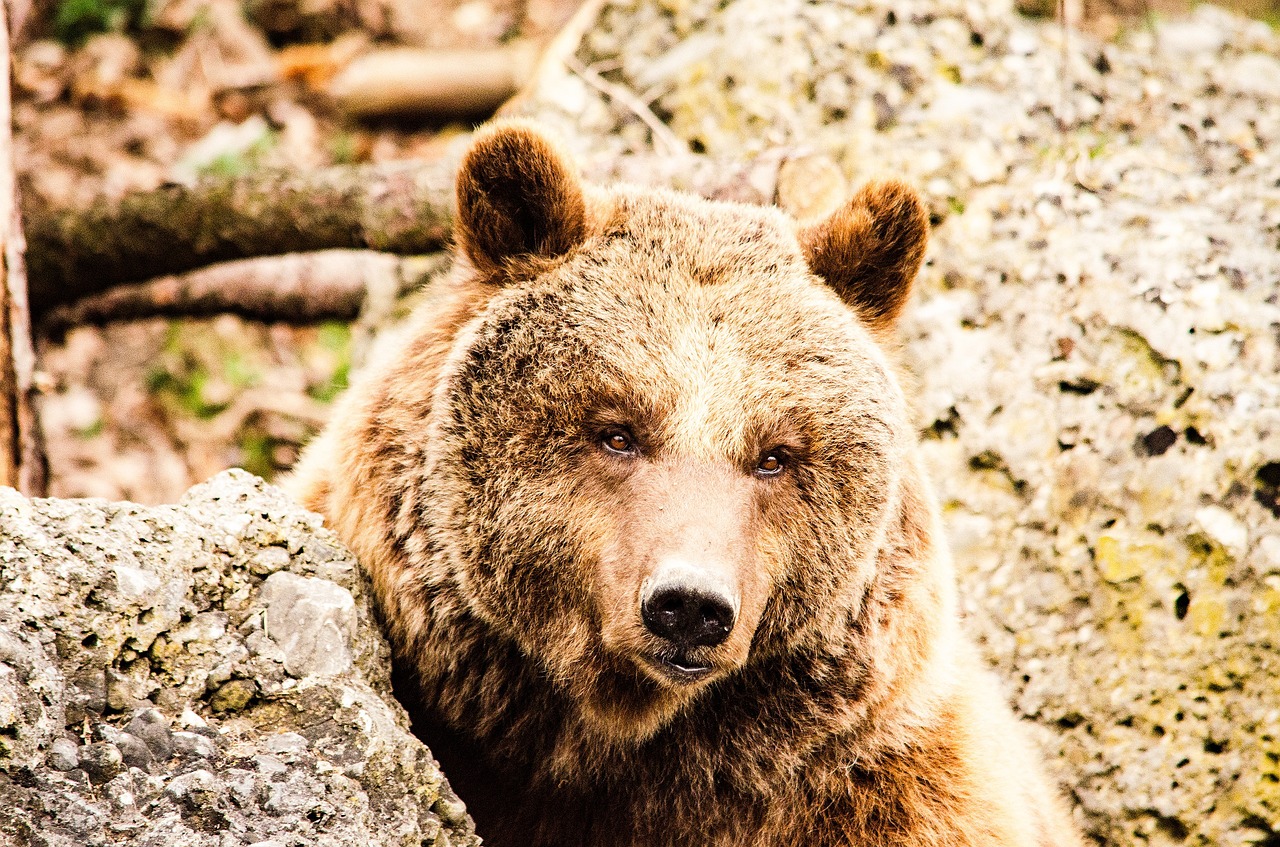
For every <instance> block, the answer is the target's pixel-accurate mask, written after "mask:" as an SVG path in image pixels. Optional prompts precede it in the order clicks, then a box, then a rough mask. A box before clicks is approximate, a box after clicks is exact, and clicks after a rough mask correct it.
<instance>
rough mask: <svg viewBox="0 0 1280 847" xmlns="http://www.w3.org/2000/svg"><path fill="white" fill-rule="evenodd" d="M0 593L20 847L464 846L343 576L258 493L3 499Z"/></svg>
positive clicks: (300, 520)
mask: <svg viewBox="0 0 1280 847" xmlns="http://www.w3.org/2000/svg"><path fill="white" fill-rule="evenodd" d="M268 550H271V551H277V552H269V553H268V552H266V551H268ZM264 562H266V563H269V566H267V567H264V566H263V563H264ZM264 577H265V579H264ZM268 582H270V583H271V587H270V588H269V589H268V586H267V583H268ZM0 585H3V586H5V588H4V591H3V592H0V832H2V833H5V835H9V834H11V833H17V834H18V838H19V841H18V843H27V841H24V840H22V839H24V838H27V839H28V840H30V843H33V844H34V843H39V844H50V845H55V844H56V845H63V844H66V845H72V844H75V845H80V844H86V845H94V844H107V843H110V844H118V845H136V847H143V845H154V844H162V843H173V844H181V845H184V847H187V846H188V845H189V846H190V847H205V846H206V845H207V847H222V845H223V844H226V843H230V842H227V841H226V840H225V837H224V834H225V833H240V834H243V835H244V836H245V837H243V838H240V840H237V841H236V843H254V842H258V843H263V842H267V843H269V842H273V841H274V842H276V843H278V844H281V845H285V844H300V843H306V844H315V845H319V847H348V846H349V845H359V847H365V845H368V844H388V845H392V844H394V845H401V844H404V845H409V844H412V845H415V846H416V845H435V847H444V846H445V845H453V847H463V846H464V845H476V844H478V840H477V839H476V838H475V835H474V829H473V827H472V824H471V822H470V819H469V818H468V817H467V816H466V813H465V809H464V808H463V807H462V806H461V804H460V803H459V801H458V800H457V798H456V796H455V795H454V794H453V792H452V790H451V789H450V788H449V785H448V783H447V782H446V781H445V780H444V777H443V776H442V775H441V774H440V772H439V770H438V768H437V766H436V764H435V761H434V759H433V758H432V756H431V753H430V751H429V750H427V748H426V747H424V746H423V745H422V744H421V742H419V741H418V740H417V739H415V738H414V737H413V736H412V735H411V734H410V733H409V731H408V721H407V717H406V715H405V713H404V711H403V710H402V709H401V708H400V706H399V705H398V704H397V703H395V701H394V699H393V698H392V696H391V686H390V668H389V656H390V652H389V649H388V647H387V645H386V642H385V641H384V640H383V638H382V636H381V634H380V630H379V629H378V627H377V624H376V623H375V621H374V618H373V614H372V607H371V605H370V594H369V590H368V587H367V586H366V584H365V582H364V578H363V576H362V574H361V572H360V570H359V568H358V567H357V566H356V565H355V563H354V562H353V561H352V560H351V558H350V555H349V554H348V553H347V552H346V551H345V550H344V549H343V548H342V547H341V545H340V544H339V543H338V542H337V541H336V540H335V539H334V537H333V536H332V535H330V534H329V533H328V532H326V531H325V530H323V529H321V527H320V519H319V518H318V517H317V516H315V515H312V514H309V513H307V512H304V511H302V510H301V509H299V508H297V507H296V506H294V505H293V504H292V503H291V502H290V501H289V500H288V499H287V498H286V497H285V496H284V495H283V494H282V493H281V492H279V491H278V490H276V489H273V488H270V487H269V486H267V485H266V484H265V483H263V482H262V481H261V480H257V479H255V478H253V477H250V476H249V475H248V474H245V473H243V472H241V471H231V472H228V473H225V474H222V475H220V476H218V477H216V478H214V479H213V480H211V481H210V482H209V483H206V484H205V485H202V486H197V487H196V488H194V489H192V490H191V491H190V492H189V493H188V494H187V495H186V497H185V498H184V500H183V502H182V503H181V504H179V505H177V506H166V507H155V508H144V507H141V506H136V505H133V504H129V503H106V502H103V501H94V500H87V501H59V500H27V499H24V498H22V497H21V496H19V495H17V494H16V493H15V492H13V491H11V490H9V489H0ZM264 621H265V624H264ZM276 638H279V639H280V640H279V641H277V640H276ZM254 639H261V640H262V641H263V644H264V645H265V644H267V643H269V644H270V645H271V649H266V650H255V649H253V648H252V647H251V646H250V644H251V642H253V641H254ZM334 657H336V659H335V658H334ZM86 730H87V731H88V732H89V733H90V735H91V738H92V740H91V741H90V743H87V744H79V745H78V744H77V743H76V742H75V741H74V740H73V738H74V737H79V736H80V735H81V733H84V732H86ZM31 839H34V840H31ZM0 840H3V839H0ZM5 843H8V842H5Z"/></svg>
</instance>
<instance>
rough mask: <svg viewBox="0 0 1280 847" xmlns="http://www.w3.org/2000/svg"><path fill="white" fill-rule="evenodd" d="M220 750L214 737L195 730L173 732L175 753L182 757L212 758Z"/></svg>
mask: <svg viewBox="0 0 1280 847" xmlns="http://www.w3.org/2000/svg"><path fill="white" fill-rule="evenodd" d="M217 752H218V748H217V747H216V746H215V745H214V743H213V741H212V739H209V738H206V737H205V736H203V735H197V734H196V733H194V732H175V733H174V734H173V754H174V755H175V756H179V757H182V758H187V759H190V758H194V759H212V758H213V757H214V755H216V754H217Z"/></svg>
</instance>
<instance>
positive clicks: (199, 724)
mask: <svg viewBox="0 0 1280 847" xmlns="http://www.w3.org/2000/svg"><path fill="white" fill-rule="evenodd" d="M178 726H180V727H182V728H183V729H207V728H208V727H209V723H208V722H207V721H206V720H205V719H204V718H202V717H200V716H199V715H197V714H196V713H195V712H193V711H192V710H191V709H190V708H186V709H183V710H182V714H180V715H178Z"/></svg>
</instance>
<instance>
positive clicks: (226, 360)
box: [146, 322, 262, 420]
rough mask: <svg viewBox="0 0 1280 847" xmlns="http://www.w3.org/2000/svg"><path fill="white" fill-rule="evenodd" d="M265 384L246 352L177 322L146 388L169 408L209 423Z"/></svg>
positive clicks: (171, 330) (150, 374)
mask: <svg viewBox="0 0 1280 847" xmlns="http://www.w3.org/2000/svg"><path fill="white" fill-rule="evenodd" d="M193 330H194V331H193ZM261 379H262V374H261V371H260V370H259V368H258V367H257V366H255V365H254V364H253V363H252V362H250V361H249V360H248V359H247V358H246V356H245V354H244V353H243V352H242V351H240V350H238V349H236V348H235V347H232V346H231V345H230V344H228V343H226V342H223V341H222V340H221V339H217V338H216V337H211V336H210V334H208V333H205V332H203V331H201V329H199V328H196V327H194V326H193V325H191V324H186V323H182V322H179V323H174V324H172V325H171V326H170V327H169V334H168V338H167V339H166V341H165V346H164V350H163V352H162V353H161V355H160V357H159V361H158V362H157V363H156V365H155V366H154V367H153V368H152V369H151V370H150V372H148V374H147V377H146V385H147V391H148V392H149V393H150V394H151V395H152V396H154V397H156V398H157V399H158V400H159V401H160V402H161V403H162V404H164V405H165V406H168V407H169V408H171V409H174V410H175V411H177V412H179V413H180V414H184V415H187V416H189V417H194V418H197V419H199V420H209V419H211V418H213V417H216V416H217V415H218V414H219V413H221V412H222V411H223V410H225V409H226V408H227V407H228V406H229V405H230V404H231V399H232V398H233V397H234V395H235V394H237V393H239V392H240V391H242V390H244V389H246V388H251V387H252V386H254V385H257V384H258V383H259V382H260V381H261Z"/></svg>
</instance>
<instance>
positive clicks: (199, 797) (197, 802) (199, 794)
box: [164, 769, 219, 809]
mask: <svg viewBox="0 0 1280 847" xmlns="http://www.w3.org/2000/svg"><path fill="white" fill-rule="evenodd" d="M218 788H219V785H218V778H217V777H215V776H214V775H213V774H212V773H210V772H209V771H207V770H203V769H201V770H197V771H191V772H190V773H184V774H182V775H181V776H178V777H174V778H173V779H172V780H170V781H169V786H168V787H167V788H166V789H165V791H164V793H165V795H166V796H168V797H170V798H171V799H173V800H174V801H175V802H177V803H180V804H182V805H183V806H186V807H187V808H188V809H200V808H203V807H206V806H211V805H213V804H214V803H216V802H217V799H218Z"/></svg>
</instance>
